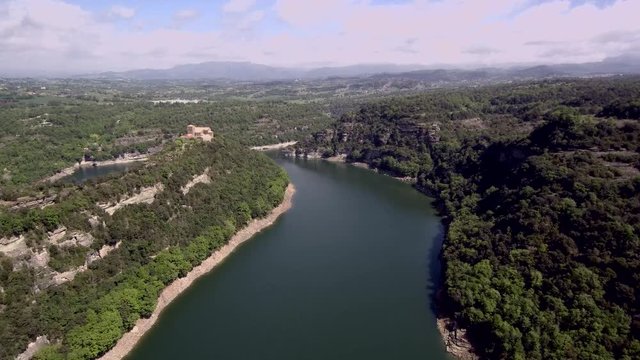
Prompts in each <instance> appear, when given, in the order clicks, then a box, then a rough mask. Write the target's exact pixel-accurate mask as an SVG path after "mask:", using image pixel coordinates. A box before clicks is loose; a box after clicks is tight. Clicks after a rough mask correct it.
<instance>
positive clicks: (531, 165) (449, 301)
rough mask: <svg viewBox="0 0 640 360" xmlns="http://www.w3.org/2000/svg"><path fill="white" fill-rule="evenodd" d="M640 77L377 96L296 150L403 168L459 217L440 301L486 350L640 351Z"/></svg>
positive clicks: (606, 355)
mask: <svg viewBox="0 0 640 360" xmlns="http://www.w3.org/2000/svg"><path fill="white" fill-rule="evenodd" d="M639 100H640V79H639V78H634V77H631V78H625V77H621V78H606V79H591V80H554V81H543V82H535V83H523V84H511V85H498V86H490V87H482V88H477V89H464V90H446V91H439V92H434V93H427V94H422V95H416V96H407V97H395V98H390V99H384V100H380V101H374V102H372V103H370V104H367V105H364V106H362V107H361V108H360V109H359V110H357V111H353V112H349V113H347V114H345V115H343V116H342V117H341V118H340V120H339V121H338V122H336V123H335V124H334V125H333V126H332V127H330V128H328V129H326V130H324V131H321V132H318V133H316V134H314V135H313V136H312V137H310V138H309V139H308V140H307V141H305V142H304V143H302V144H299V146H298V147H297V149H296V150H295V151H296V152H297V154H298V155H311V154H314V155H321V156H325V157H328V156H334V155H346V158H347V161H352V162H365V163H367V164H369V165H370V166H371V167H373V168H375V169H377V170H379V171H382V172H385V173H388V174H391V175H394V176H400V177H411V178H412V179H413V180H414V182H415V185H416V187H418V188H419V189H420V190H422V191H424V192H426V193H428V194H430V195H432V196H434V197H435V198H436V199H437V202H438V204H439V206H440V208H441V211H442V213H443V216H444V222H445V225H446V229H447V231H446V239H445V242H444V246H443V250H442V261H443V266H444V279H443V284H444V286H443V287H444V289H443V292H444V294H443V295H444V296H442V298H441V299H440V301H439V304H440V305H439V307H440V312H441V313H442V314H443V315H445V316H449V317H452V318H454V319H455V320H456V323H457V324H458V325H459V326H462V327H464V328H467V329H468V330H469V334H470V337H471V340H472V343H473V344H474V345H475V347H476V351H477V352H478V354H479V355H480V356H481V357H483V358H492V359H638V358H640V306H639V304H640V123H639V122H638V116H637V104H638V101H639Z"/></svg>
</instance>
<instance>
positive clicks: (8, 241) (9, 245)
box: [0, 235, 29, 258]
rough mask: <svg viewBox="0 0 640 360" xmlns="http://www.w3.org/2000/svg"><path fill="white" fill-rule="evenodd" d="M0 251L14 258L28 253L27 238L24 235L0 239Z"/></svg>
mask: <svg viewBox="0 0 640 360" xmlns="http://www.w3.org/2000/svg"><path fill="white" fill-rule="evenodd" d="M0 253H3V254H5V255H7V256H9V257H12V258H16V257H19V256H21V255H25V254H27V253H29V247H28V246H27V240H26V238H25V236H24V235H20V236H13V237H10V238H2V239H0Z"/></svg>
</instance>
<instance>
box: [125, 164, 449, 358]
mask: <svg viewBox="0 0 640 360" xmlns="http://www.w3.org/2000/svg"><path fill="white" fill-rule="evenodd" d="M279 161H280V162H281V164H282V165H283V166H284V167H285V169H286V170H287V172H288V173H289V175H290V177H291V179H292V181H293V183H294V184H295V186H296V188H297V192H296V195H295V197H294V205H293V208H292V209H291V210H290V211H289V212H287V213H286V214H284V215H283V216H282V217H281V218H280V219H279V220H278V221H277V222H276V224H274V225H273V226H272V227H270V228H269V229H267V230H265V231H264V232H262V233H260V234H259V235H257V236H255V237H254V238H253V239H252V240H250V241H249V242H247V243H245V244H244V245H243V246H241V247H240V248H239V249H238V250H237V251H236V252H235V253H234V254H233V255H231V256H230V257H229V258H228V259H227V260H226V261H225V262H224V263H222V264H221V265H220V266H218V267H217V268H216V269H215V270H213V271H212V272H211V273H209V274H207V275H206V276H204V277H202V278H201V279H200V280H199V281H197V282H196V283H195V284H194V285H193V286H192V287H191V288H190V289H188V290H187V291H186V292H185V293H184V294H182V296H180V297H179V298H178V299H176V300H175V301H174V302H173V303H172V304H171V305H170V306H169V307H167V308H166V309H165V311H164V312H163V313H162V315H161V316H160V319H159V320H158V322H157V323H156V325H155V326H154V327H153V329H152V330H151V331H150V332H149V333H148V334H147V335H146V336H145V337H144V338H143V339H142V341H141V342H140V343H139V345H138V346H137V347H136V349H134V351H133V352H132V353H131V354H130V356H129V357H128V359H218V360H230V359H274V360H275V359H278V360H288V359H291V360H300V359H318V360H327V359H367V360H370V359H403V360H404V359H423V360H424V359H448V357H447V355H446V354H445V351H444V346H443V344H442V342H441V340H440V337H439V334H438V331H437V329H436V325H435V317H434V315H433V312H432V309H431V303H430V299H431V296H432V295H433V292H434V290H435V285H436V284H435V283H434V281H436V280H437V279H438V276H439V274H438V271H439V270H438V269H439V265H438V263H437V254H438V251H439V249H440V243H441V239H442V227H441V224H440V222H439V219H438V218H437V216H436V214H435V211H434V210H433V209H432V207H431V206H430V202H429V199H428V198H426V197H424V196H423V195H421V194H419V193H417V192H416V191H415V190H414V189H412V188H411V187H410V186H408V185H406V184H403V183H401V182H398V181H396V180H393V179H391V178H389V177H386V176H382V175H378V174H375V173H373V172H370V171H368V170H364V169H359V168H355V167H352V166H347V165H344V164H333V163H328V162H322V161H304V160H297V161H292V160H282V159H280V160H279Z"/></svg>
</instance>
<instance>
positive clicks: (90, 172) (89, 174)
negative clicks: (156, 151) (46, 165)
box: [62, 162, 142, 185]
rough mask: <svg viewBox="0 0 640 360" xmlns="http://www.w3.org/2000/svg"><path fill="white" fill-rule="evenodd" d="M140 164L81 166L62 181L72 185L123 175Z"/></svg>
mask: <svg viewBox="0 0 640 360" xmlns="http://www.w3.org/2000/svg"><path fill="white" fill-rule="evenodd" d="M141 164H142V163H141V162H131V163H121V164H111V165H100V166H82V167H80V168H78V169H77V170H76V171H75V172H74V173H73V174H71V175H69V176H65V177H64V178H63V179H62V181H65V182H70V183H74V184H76V185H77V184H82V183H84V182H86V181H89V180H91V179H97V178H100V177H103V176H107V175H114V174H124V173H126V172H128V171H131V170H134V169H137V168H139V167H140V166H141Z"/></svg>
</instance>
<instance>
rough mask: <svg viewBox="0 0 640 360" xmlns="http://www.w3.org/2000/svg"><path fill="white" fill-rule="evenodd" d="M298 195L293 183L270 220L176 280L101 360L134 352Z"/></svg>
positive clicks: (236, 237) (243, 231)
mask: <svg viewBox="0 0 640 360" xmlns="http://www.w3.org/2000/svg"><path fill="white" fill-rule="evenodd" d="M294 193H295V187H294V186H293V184H289V186H288V187H287V189H286V191H285V193H284V199H283V200H282V203H280V205H278V206H277V207H275V208H274V209H273V210H271V212H270V213H269V214H268V215H267V216H266V217H264V218H261V219H254V220H252V221H251V222H250V223H249V224H248V225H247V226H245V227H244V228H243V229H241V230H240V231H238V232H237V233H236V234H235V235H234V236H233V237H232V238H231V239H230V240H229V242H228V243H227V244H226V245H225V246H223V247H222V248H220V249H218V250H217V251H215V252H214V253H213V254H211V256H209V257H208V258H207V259H205V260H204V261H203V262H202V263H201V264H200V265H198V266H196V267H194V268H193V269H192V270H191V271H190V272H189V273H188V274H187V276H185V277H183V278H180V279H177V280H175V281H174V282H172V283H171V284H169V285H168V286H167V287H166V288H164V290H162V292H161V293H160V296H159V298H158V304H157V305H156V309H155V310H154V311H153V313H152V314H151V316H150V317H149V318H146V319H139V320H138V321H137V322H136V325H135V326H134V327H133V329H131V330H130V331H129V332H128V333H126V334H124V335H123V336H122V338H120V340H118V342H117V343H116V345H115V346H114V347H113V348H112V349H111V350H109V351H108V352H107V353H106V354H104V355H103V356H101V357H100V358H99V359H100V360H117V359H122V358H124V357H125V356H126V355H127V354H128V353H129V352H130V351H131V350H133V348H134V347H135V346H136V344H137V343H138V342H139V341H140V339H141V338H142V337H143V336H144V334H145V333H146V332H147V331H149V329H151V327H152V326H153V325H154V324H155V322H156V321H157V320H158V317H159V315H160V314H161V313H162V311H163V310H164V309H165V308H166V307H167V305H169V304H170V303H171V302H172V301H173V300H175V299H176V298H177V297H178V296H179V295H180V294H181V293H182V292H183V291H185V290H186V289H187V288H188V287H189V286H191V284H193V282H194V281H196V280H197V279H198V278H200V277H202V276H203V275H205V274H207V273H208V272H209V271H211V270H212V269H213V268H215V267H216V266H217V265H218V264H220V263H221V262H222V261H223V260H224V259H226V258H227V256H229V255H230V254H231V253H232V252H233V251H234V250H235V249H236V248H237V247H238V246H239V245H240V244H242V243H243V242H245V241H247V240H249V239H250V238H252V237H253V236H254V235H255V234H257V233H259V232H260V231H262V230H263V229H265V228H267V227H269V226H270V225H272V224H273V223H274V222H275V221H276V220H277V219H278V217H280V215H282V214H283V213H285V212H286V211H287V210H289V209H290V208H291V206H292V199H293V195H294Z"/></svg>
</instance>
